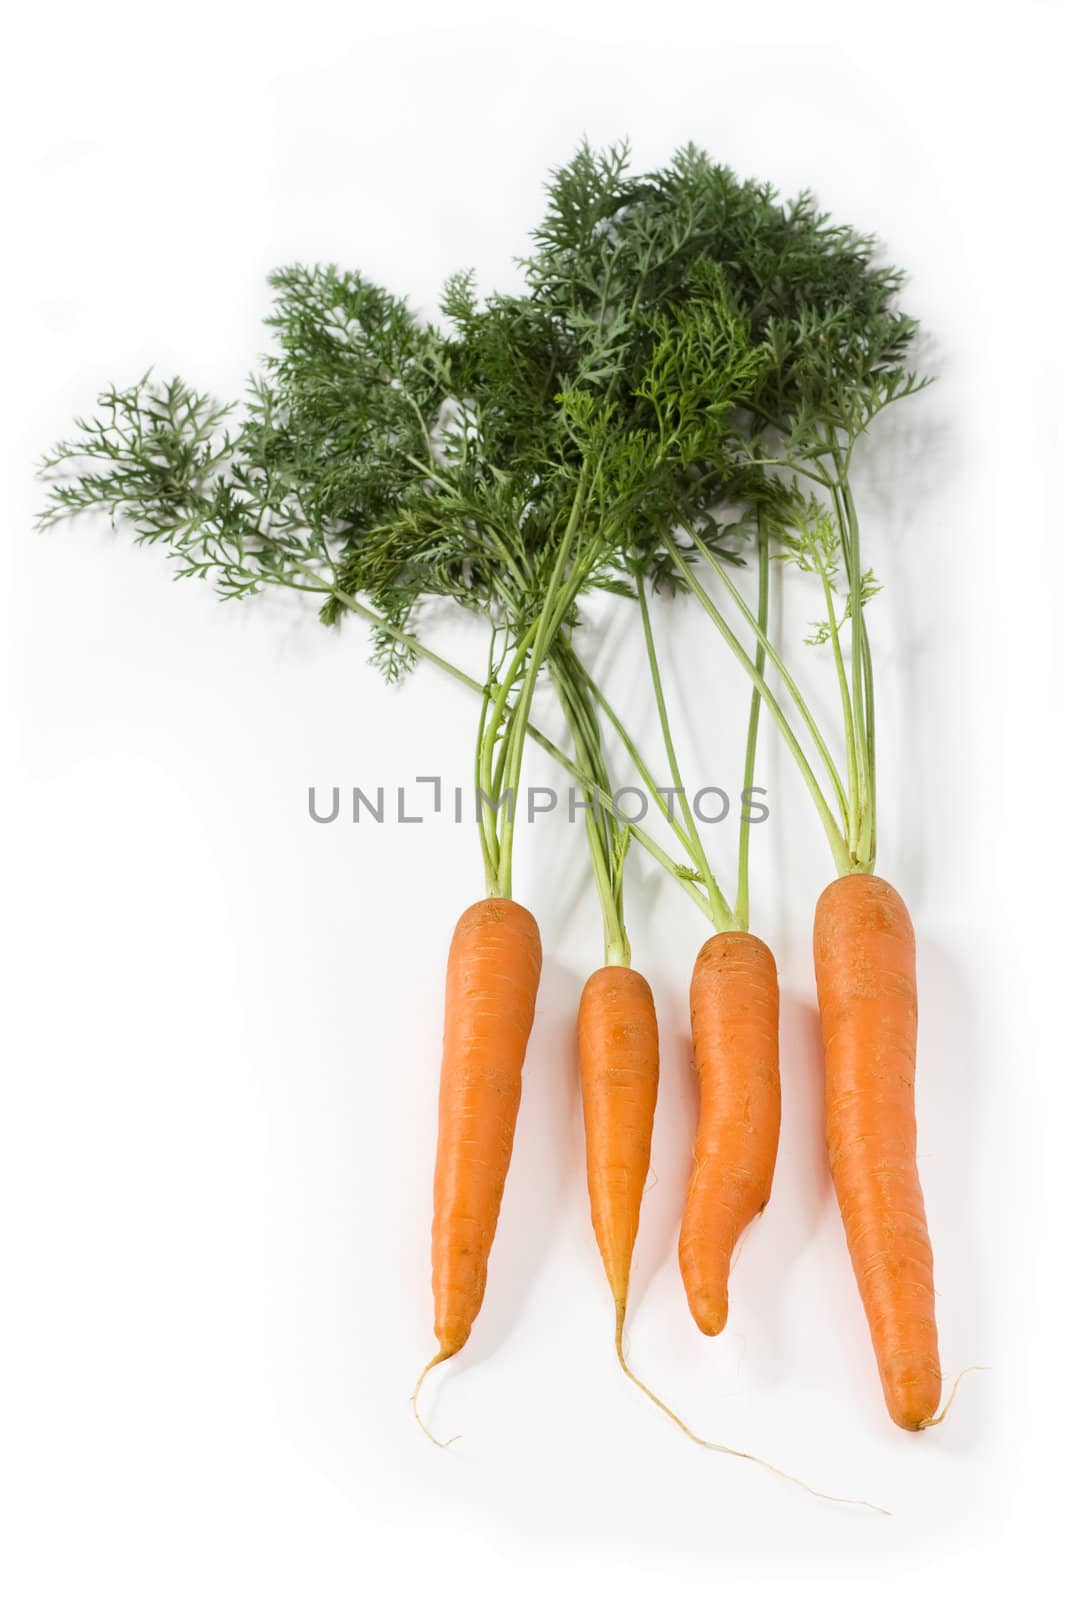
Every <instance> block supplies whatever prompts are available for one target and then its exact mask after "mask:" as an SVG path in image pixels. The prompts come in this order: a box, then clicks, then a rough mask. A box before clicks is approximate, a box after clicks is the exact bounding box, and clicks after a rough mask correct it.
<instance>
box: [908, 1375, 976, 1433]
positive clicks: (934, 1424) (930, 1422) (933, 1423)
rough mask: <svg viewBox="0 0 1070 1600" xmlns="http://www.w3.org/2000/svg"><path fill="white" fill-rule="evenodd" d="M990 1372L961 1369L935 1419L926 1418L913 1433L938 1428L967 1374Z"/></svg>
mask: <svg viewBox="0 0 1070 1600" xmlns="http://www.w3.org/2000/svg"><path fill="white" fill-rule="evenodd" d="M991 1370H992V1368H991V1367H978V1366H973V1367H963V1369H962V1371H961V1372H960V1373H959V1375H958V1377H957V1378H956V1379H955V1381H954V1383H953V1384H952V1385H951V1393H950V1394H949V1395H948V1397H947V1399H946V1400H945V1401H944V1404H943V1405H942V1406H941V1407H940V1410H939V1411H938V1412H937V1413H936V1415H935V1417H926V1418H925V1420H924V1421H923V1422H919V1423H918V1425H917V1428H916V1429H915V1430H914V1431H915V1432H916V1433H921V1431H922V1430H923V1429H924V1428H938V1427H939V1426H940V1424H941V1422H943V1420H944V1418H945V1417H946V1416H947V1414H948V1412H949V1411H950V1410H951V1406H952V1402H953V1401H954V1399H955V1396H956V1395H957V1394H958V1392H959V1384H960V1383H961V1382H962V1380H963V1378H964V1377H965V1376H966V1374H967V1372H991Z"/></svg>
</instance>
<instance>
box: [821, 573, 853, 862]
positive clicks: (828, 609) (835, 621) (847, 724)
mask: <svg viewBox="0 0 1070 1600" xmlns="http://www.w3.org/2000/svg"><path fill="white" fill-rule="evenodd" d="M818 576H819V577H820V579H821V587H822V589H823V590H824V594H825V614H826V616H827V618H828V630H829V640H830V642H831V644H832V655H833V660H834V662H835V665H836V681H837V682H838V684H839V686H840V709H841V713H842V716H843V740H844V748H845V749H846V751H847V799H848V824H847V844H848V848H849V849H850V850H851V852H852V853H853V852H854V850H855V849H856V847H857V844H858V810H859V798H858V796H859V785H858V756H857V753H856V751H855V740H854V713H853V711H852V708H851V691H850V688H849V687H848V684H847V670H846V668H845V666H844V661H843V647H842V646H841V644H840V619H839V618H838V617H837V616H836V598H835V595H834V594H833V592H832V584H831V583H830V581H829V575H828V573H827V572H826V570H825V566H824V562H823V561H821V560H820V559H819V562H818Z"/></svg>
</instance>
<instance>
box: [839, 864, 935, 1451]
mask: <svg viewBox="0 0 1070 1600" xmlns="http://www.w3.org/2000/svg"><path fill="white" fill-rule="evenodd" d="M814 967H815V971H816V976H817V993H818V1002H819V1004H820V1008H821V1032H822V1037H823V1040H824V1047H825V1135H826V1140H827V1144H828V1153H829V1162H830V1164H831V1167H832V1177H833V1182H834V1183H835V1186H836V1197H837V1200H838V1201H839V1206H840V1212H841V1215H842V1217H843V1225H844V1228H845V1230H846V1233H847V1244H848V1248H849V1250H850V1253H851V1262H852V1265H853V1266H854V1272H855V1278H856V1279H857V1282H858V1288H859V1292H860V1293H861V1296H862V1304H863V1305H864V1307H865V1311H866V1317H867V1318H868V1321H869V1331H870V1334H871V1336H872V1339H873V1349H874V1351H875V1353H876V1357H877V1366H878V1368H879V1371H880V1378H881V1384H882V1386H883V1388H884V1399H885V1404H886V1405H887V1407H888V1414H889V1416H890V1417H891V1418H892V1421H893V1422H896V1423H898V1424H899V1426H900V1427H901V1428H908V1429H910V1430H912V1431H916V1430H918V1429H920V1428H924V1427H927V1426H929V1425H930V1424H931V1423H932V1422H933V1421H934V1419H935V1412H936V1408H937V1406H938V1405H939V1404H940V1387H941V1379H940V1359H939V1353H938V1349H937V1336H936V1306H935V1298H934V1291H933V1254H932V1248H931V1246H930V1244H929V1231H928V1228H927V1227H926V1223H925V1205H924V1201H923V1199H922V1193H921V1184H920V1182H919V1180H918V1167H917V1159H916V1145H917V1125H916V1121H915V1115H914V1053H915V1043H916V1039H917V1016H918V1007H917V986H916V980H915V971H914V930H913V928H912V927H911V925H910V917H909V915H908V913H907V908H906V906H905V905H904V904H903V901H902V900H901V899H900V897H899V895H898V894H897V893H896V891H895V890H894V889H893V888H892V886H891V884H889V883H885V881H884V879H883V878H877V877H872V876H870V875H869V874H864V873H857V874H851V875H849V876H847V877H842V878H837V879H836V880H835V881H834V882H833V883H831V884H829V886H828V888H827V889H826V890H825V891H824V893H823V894H822V896H821V898H820V900H819V901H818V903H817V912H816V915H815V918H814Z"/></svg>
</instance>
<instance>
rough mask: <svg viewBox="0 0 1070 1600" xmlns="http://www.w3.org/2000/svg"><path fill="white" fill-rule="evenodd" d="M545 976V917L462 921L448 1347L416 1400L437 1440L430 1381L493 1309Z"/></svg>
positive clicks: (452, 966) (447, 1266)
mask: <svg viewBox="0 0 1070 1600" xmlns="http://www.w3.org/2000/svg"><path fill="white" fill-rule="evenodd" d="M541 969H542V946H541V944H540V941H539V930H538V927H537V926H536V924H535V919H534V917H533V916H532V915H531V913H530V911H525V909H524V907H523V906H521V905H517V903H516V902H515V901H514V900H504V899H498V898H493V899H488V900H480V901H477V903H476V904H475V905H473V906H469V908H468V910H467V911H465V912H464V914H463V915H462V916H461V918H460V921H459V922H458V923H457V927H456V929H455V930H454V934H453V941H452V943H451V945H450V954H449V961H448V964H447V968H446V1020H445V1029H444V1037H443V1045H442V1071H441V1077H440V1081H439V1096H438V1152H437V1156H436V1159H435V1214H434V1222H433V1225H432V1229H431V1286H432V1290H433V1293H434V1300H435V1336H436V1338H437V1339H438V1344H439V1348H438V1352H437V1354H436V1355H434V1356H433V1357H432V1359H431V1360H430V1361H429V1362H428V1364H427V1366H426V1367H425V1368H424V1370H423V1372H422V1373H421V1374H420V1378H419V1381H418V1382H417V1385H416V1390H415V1392H414V1394H413V1397H412V1406H413V1412H414V1414H415V1416H416V1420H417V1421H418V1422H419V1423H420V1426H421V1427H422V1428H424V1432H425V1433H427V1434H428V1437H429V1438H433V1437H434V1436H433V1435H432V1434H431V1433H430V1432H429V1430H428V1429H427V1428H426V1427H425V1425H424V1423H423V1420H422V1418H421V1417H420V1414H419V1408H418V1400H419V1394H420V1389H421V1386H422V1384H423V1381H424V1378H425V1377H426V1376H427V1373H428V1372H430V1370H431V1368H432V1367H435V1366H437V1365H438V1364H439V1363H440V1362H442V1361H448V1360H449V1358H450V1357H451V1356H454V1355H456V1354H457V1352H458V1350H460V1349H462V1347H463V1346H464V1345H465V1343H466V1342H467V1340H468V1335H469V1334H470V1333H471V1331H472V1324H473V1323H474V1322H475V1319H476V1317H477V1316H478V1314H479V1308H480V1306H481V1305H482V1303H483V1293H484V1290H485V1288H486V1283H487V1261H488V1258H489V1256H490V1248H491V1245H492V1244H493V1242H494V1234H495V1230H496V1229H497V1226H498V1212H499V1210H500V1208H501V1201H502V1194H503V1191H504V1189H505V1179H506V1174H507V1173H508V1171H509V1161H510V1157H511V1156H512V1151H513V1134H514V1132H515V1130H516V1118H517V1112H518V1111H519V1109H520V1078H521V1071H522V1068H523V1065H524V1055H525V1053H526V1050H527V1043H528V1035H529V1034H530V1032H531V1025H532V1021H533V1020H534V1016H535V996H536V993H537V991H538V987H539V976H540V973H541ZM435 1443H436V1444H438V1443H440V1441H439V1440H437V1439H436V1440H435Z"/></svg>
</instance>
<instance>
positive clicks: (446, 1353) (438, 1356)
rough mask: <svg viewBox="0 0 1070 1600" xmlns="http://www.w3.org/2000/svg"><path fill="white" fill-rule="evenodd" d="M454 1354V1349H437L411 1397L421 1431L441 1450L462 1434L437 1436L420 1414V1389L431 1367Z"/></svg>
mask: <svg viewBox="0 0 1070 1600" xmlns="http://www.w3.org/2000/svg"><path fill="white" fill-rule="evenodd" d="M453 1354H454V1352H453V1351H452V1350H446V1349H441V1350H439V1351H437V1352H436V1353H435V1355H433V1356H432V1357H431V1359H430V1361H429V1362H428V1363H427V1365H426V1367H425V1368H424V1370H423V1371H422V1372H421V1374H420V1376H419V1377H418V1378H417V1380H416V1387H415V1389H414V1390H413V1391H412V1394H411V1396H410V1398H409V1404H410V1405H411V1406H412V1414H413V1416H414V1417H415V1418H416V1421H417V1422H418V1423H419V1425H420V1430H421V1432H422V1433H423V1434H425V1436H426V1437H427V1438H428V1439H430V1441H431V1443H432V1444H434V1445H437V1446H438V1448H439V1449H440V1450H448V1449H449V1447H450V1445H451V1444H456V1443H457V1440H458V1439H459V1438H460V1437H461V1435H460V1434H459V1433H455V1434H454V1435H453V1436H452V1437H451V1438H449V1439H439V1438H436V1436H435V1435H434V1434H433V1433H432V1432H431V1429H430V1428H429V1427H428V1426H427V1423H426V1422H425V1421H424V1419H423V1417H421V1415H420V1390H421V1389H422V1388H423V1386H424V1379H425V1378H426V1377H427V1374H428V1373H429V1372H430V1371H431V1368H432V1367H437V1366H438V1364H439V1362H440V1361H448V1360H449V1358H450V1357H451V1356H452V1355H453Z"/></svg>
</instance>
